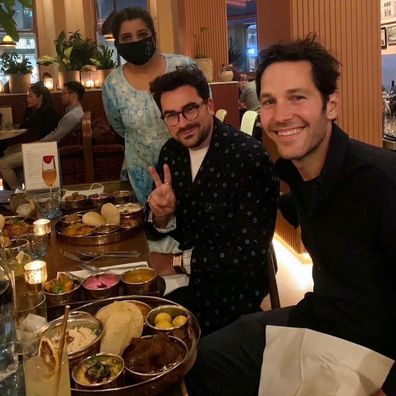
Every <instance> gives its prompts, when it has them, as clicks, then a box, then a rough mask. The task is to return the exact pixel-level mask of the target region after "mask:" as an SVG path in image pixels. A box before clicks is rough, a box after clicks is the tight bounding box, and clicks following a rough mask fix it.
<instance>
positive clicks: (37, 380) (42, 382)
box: [23, 342, 71, 396]
mask: <svg viewBox="0 0 396 396" xmlns="http://www.w3.org/2000/svg"><path fill="white" fill-rule="evenodd" d="M39 346H40V344H39V342H37V343H32V344H30V345H29V346H28V347H26V348H25V350H24V354H23V368H24V371H25V389H26V396H42V395H56V396H70V395H71V391H70V376H69V360H68V357H67V350H66V343H65V347H64V350H63V354H62V360H61V363H60V364H47V363H46V361H45V360H44V358H43V357H42V356H41V355H40V354H39ZM58 361H59V360H58ZM59 370H60V372H59Z"/></svg>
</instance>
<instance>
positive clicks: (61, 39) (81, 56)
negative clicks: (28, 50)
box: [37, 30, 96, 71]
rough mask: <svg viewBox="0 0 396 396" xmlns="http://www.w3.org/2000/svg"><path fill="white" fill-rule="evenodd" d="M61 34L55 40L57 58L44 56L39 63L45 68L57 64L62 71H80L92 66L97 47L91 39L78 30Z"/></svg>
mask: <svg viewBox="0 0 396 396" xmlns="http://www.w3.org/2000/svg"><path fill="white" fill-rule="evenodd" d="M69 34H70V36H69V37H67V36H66V33H65V32H61V33H60V34H59V36H58V37H57V38H56V39H55V40H54V44H55V50H56V55H57V56H56V57H53V56H48V55H44V56H42V57H41V58H39V59H38V60H37V63H38V64H40V65H44V66H49V65H52V64H57V65H58V66H59V69H60V70H61V71H71V70H80V69H81V68H82V67H83V66H85V65H89V64H92V63H91V58H93V57H94V54H95V51H96V46H95V43H94V42H93V41H92V40H90V39H84V38H82V37H81V34H80V33H79V31H78V30H77V31H76V32H73V33H69Z"/></svg>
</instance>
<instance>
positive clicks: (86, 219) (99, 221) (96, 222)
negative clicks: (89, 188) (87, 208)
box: [82, 212, 106, 227]
mask: <svg viewBox="0 0 396 396" xmlns="http://www.w3.org/2000/svg"><path fill="white" fill-rule="evenodd" d="M82 222H83V224H85V225H88V226H92V227H99V226H101V225H103V224H105V223H106V222H105V219H104V218H103V217H102V216H101V215H100V214H99V213H96V212H88V213H85V215H84V216H83V217H82Z"/></svg>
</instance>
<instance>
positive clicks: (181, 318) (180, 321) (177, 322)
mask: <svg viewBox="0 0 396 396" xmlns="http://www.w3.org/2000/svg"><path fill="white" fill-rule="evenodd" d="M186 322H187V316H186V315H177V316H176V317H175V318H174V319H173V320H172V326H174V327H179V326H183V325H184V323H186Z"/></svg>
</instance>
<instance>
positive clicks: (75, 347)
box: [51, 326, 98, 354]
mask: <svg viewBox="0 0 396 396" xmlns="http://www.w3.org/2000/svg"><path fill="white" fill-rule="evenodd" d="M97 336H98V331H97V330H96V329H90V328H89V327H82V326H81V327H74V328H72V329H67V332H66V341H67V353H68V354H70V353H74V352H77V351H80V350H81V349H84V348H85V347H87V346H88V345H90V344H92V343H93V342H94V341H95V340H96V338H97ZM59 341H60V334H56V335H54V336H53V337H52V338H51V342H52V343H53V344H54V345H55V347H56V348H57V349H58V348H59Z"/></svg>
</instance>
